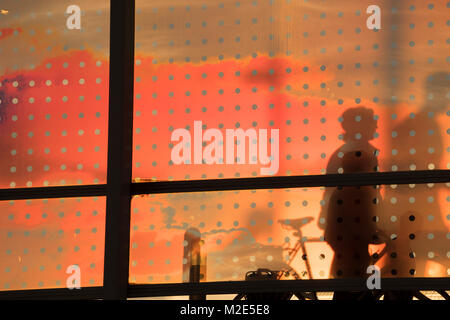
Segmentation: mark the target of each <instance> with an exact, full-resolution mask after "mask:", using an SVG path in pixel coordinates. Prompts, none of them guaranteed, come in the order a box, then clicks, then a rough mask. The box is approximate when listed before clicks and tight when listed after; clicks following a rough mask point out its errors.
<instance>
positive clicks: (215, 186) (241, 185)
mask: <svg viewBox="0 0 450 320" xmlns="http://www.w3.org/2000/svg"><path fill="white" fill-rule="evenodd" d="M445 182H450V170H430V171H399V172H376V173H351V174H329V175H310V176H282V177H261V178H235V179H205V180H185V181H157V182H142V183H132V189H131V192H132V194H133V195H139V194H146V193H152V194H156V193H179V192H204V191H226V190H253V189H284V188H302V187H334V186H352V185H389V184H421V183H445ZM105 195H106V184H99V185H82V186H61V187H33V188H15V189H1V190H0V201H5V200H21V199H49V198H74V197H94V196H105Z"/></svg>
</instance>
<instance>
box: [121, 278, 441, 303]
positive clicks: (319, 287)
mask: <svg viewBox="0 0 450 320" xmlns="http://www.w3.org/2000/svg"><path fill="white" fill-rule="evenodd" d="M449 289H450V277H448V278H386V279H381V290H449ZM365 290H369V289H368V288H367V284H366V279H363V278H359V279H313V280H281V281H277V282H276V285H274V283H273V281H271V280H266V281H263V280H261V281H259V280H258V281H222V282H201V283H170V284H145V285H130V286H129V288H128V297H129V298H139V297H162V296H183V295H195V294H233V293H234V294H238V293H257V292H334V291H365Z"/></svg>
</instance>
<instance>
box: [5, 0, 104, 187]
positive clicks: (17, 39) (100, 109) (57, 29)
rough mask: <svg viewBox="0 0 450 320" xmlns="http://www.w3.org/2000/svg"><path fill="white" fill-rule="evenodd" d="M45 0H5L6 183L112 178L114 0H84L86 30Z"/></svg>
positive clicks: (44, 183) (53, 2)
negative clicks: (109, 128)
mask: <svg viewBox="0 0 450 320" xmlns="http://www.w3.org/2000/svg"><path fill="white" fill-rule="evenodd" d="M44 2H45V5H43V2H42V1H14V0H2V1H1V8H5V10H7V11H8V14H5V15H0V61H1V64H0V145H1V149H2V157H1V158H0V172H1V173H0V188H9V187H11V188H14V187H31V186H33V187H41V186H50V185H74V184H92V183H104V182H105V181H106V145H107V119H108V67H109V65H108V64H109V63H108V62H109V61H108V59H109V1H107V0H100V1H95V3H94V2H92V1H87V0H80V1H77V2H76V5H77V6H78V7H79V8H80V12H79V14H80V16H79V17H80V22H81V24H80V29H79V30H78V29H72V27H71V28H69V27H68V24H67V22H68V21H69V22H70V21H72V18H71V17H72V14H69V13H66V11H67V9H68V8H69V7H71V6H72V5H74V4H75V3H67V2H64V1H57V0H47V1H44ZM69 12H72V11H69ZM72 22H73V21H72ZM69 26H72V24H69ZM75 26H76V24H75Z"/></svg>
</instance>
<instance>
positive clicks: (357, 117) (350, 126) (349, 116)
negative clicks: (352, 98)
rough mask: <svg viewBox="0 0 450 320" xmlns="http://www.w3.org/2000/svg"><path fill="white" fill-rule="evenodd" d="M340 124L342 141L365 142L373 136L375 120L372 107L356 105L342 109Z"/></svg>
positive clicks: (375, 127)
mask: <svg viewBox="0 0 450 320" xmlns="http://www.w3.org/2000/svg"><path fill="white" fill-rule="evenodd" d="M341 125H342V128H343V129H344V141H346V142H349V141H354V142H367V141H369V140H372V139H373V138H374V134H375V131H376V129H377V120H376V118H375V117H374V113H373V110H372V109H368V108H366V107H356V108H349V109H347V110H345V111H344V113H343V114H342V123H341Z"/></svg>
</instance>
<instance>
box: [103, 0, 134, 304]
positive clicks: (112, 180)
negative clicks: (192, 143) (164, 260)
mask: <svg viewBox="0 0 450 320" xmlns="http://www.w3.org/2000/svg"><path fill="white" fill-rule="evenodd" d="M110 4H111V16H110V17H111V18H110V19H111V20H110V26H111V27H110V63H109V123H108V169H107V170H108V171H107V172H108V173H107V182H108V185H107V199H106V232H105V262H104V276H103V287H104V298H105V299H126V298H127V288H128V268H129V252H130V248H129V243H130V201H131V195H130V189H131V169H132V145H133V84H134V30H135V24H134V20H135V0H111V2H110Z"/></svg>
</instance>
